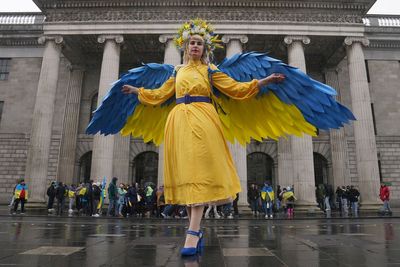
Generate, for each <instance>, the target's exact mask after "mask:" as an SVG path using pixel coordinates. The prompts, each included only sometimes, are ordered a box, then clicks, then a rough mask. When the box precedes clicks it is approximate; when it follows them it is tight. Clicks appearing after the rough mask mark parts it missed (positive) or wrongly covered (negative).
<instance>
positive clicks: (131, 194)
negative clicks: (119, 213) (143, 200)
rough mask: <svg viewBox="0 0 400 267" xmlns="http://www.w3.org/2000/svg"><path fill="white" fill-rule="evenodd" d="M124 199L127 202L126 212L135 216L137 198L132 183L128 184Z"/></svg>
mask: <svg viewBox="0 0 400 267" xmlns="http://www.w3.org/2000/svg"><path fill="white" fill-rule="evenodd" d="M126 199H127V201H128V204H129V205H128V206H129V211H128V213H129V214H130V215H132V216H137V203H138V201H139V200H138V194H137V192H136V187H135V186H134V185H130V186H129V187H128V191H127V192H126Z"/></svg>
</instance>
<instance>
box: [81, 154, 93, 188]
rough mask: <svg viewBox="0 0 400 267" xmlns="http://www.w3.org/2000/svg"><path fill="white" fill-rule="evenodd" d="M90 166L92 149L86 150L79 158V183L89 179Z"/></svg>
mask: <svg viewBox="0 0 400 267" xmlns="http://www.w3.org/2000/svg"><path fill="white" fill-rule="evenodd" d="M91 168H92V151H88V152H86V153H85V154H83V155H82V157H81V158H80V159H79V179H78V182H79V183H86V182H89V180H90V171H91Z"/></svg>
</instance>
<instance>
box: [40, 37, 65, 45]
mask: <svg viewBox="0 0 400 267" xmlns="http://www.w3.org/2000/svg"><path fill="white" fill-rule="evenodd" d="M48 41H54V42H55V43H56V44H58V45H60V44H62V43H63V42H64V38H63V37H62V36H60V35H57V36H48V35H43V36H40V37H39V39H38V43H39V44H41V45H43V44H45V43H46V42H48Z"/></svg>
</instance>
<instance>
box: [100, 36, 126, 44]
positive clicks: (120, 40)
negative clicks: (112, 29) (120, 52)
mask: <svg viewBox="0 0 400 267" xmlns="http://www.w3.org/2000/svg"><path fill="white" fill-rule="evenodd" d="M106 40H114V41H115V42H116V43H117V44H122V43H123V42H124V36H122V35H119V34H115V35H114V34H110V35H108V34H103V35H100V36H99V37H97V42H99V43H100V44H102V43H104V42H105V41H106Z"/></svg>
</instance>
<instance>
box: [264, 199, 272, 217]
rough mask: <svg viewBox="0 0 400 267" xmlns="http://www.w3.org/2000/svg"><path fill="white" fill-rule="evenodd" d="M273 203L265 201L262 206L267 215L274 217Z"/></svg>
mask: <svg viewBox="0 0 400 267" xmlns="http://www.w3.org/2000/svg"><path fill="white" fill-rule="evenodd" d="M272 205H273V203H272V201H263V202H262V206H263V210H264V212H265V215H272Z"/></svg>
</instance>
